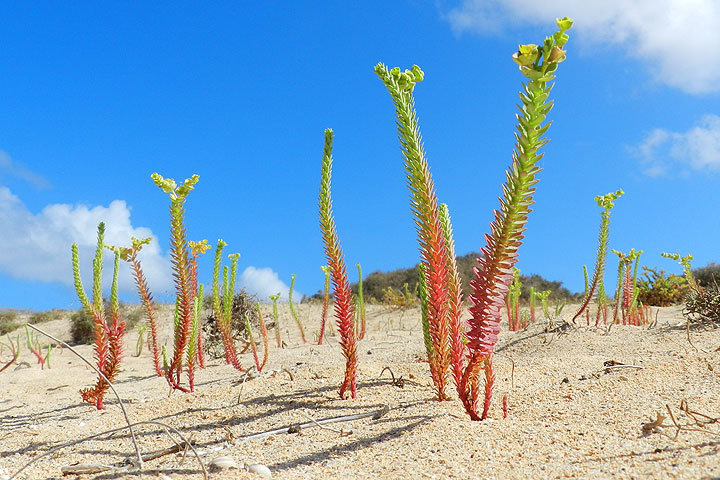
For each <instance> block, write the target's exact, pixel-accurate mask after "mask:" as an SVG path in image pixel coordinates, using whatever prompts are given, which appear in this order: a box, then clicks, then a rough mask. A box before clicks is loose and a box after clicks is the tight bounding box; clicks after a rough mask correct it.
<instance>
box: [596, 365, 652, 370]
mask: <svg viewBox="0 0 720 480" xmlns="http://www.w3.org/2000/svg"><path fill="white" fill-rule="evenodd" d="M614 368H637V369H638V370H642V369H643V368H645V367H643V366H641V365H622V364H621V365H608V366H607V367H603V371H607V370H612V369H614Z"/></svg>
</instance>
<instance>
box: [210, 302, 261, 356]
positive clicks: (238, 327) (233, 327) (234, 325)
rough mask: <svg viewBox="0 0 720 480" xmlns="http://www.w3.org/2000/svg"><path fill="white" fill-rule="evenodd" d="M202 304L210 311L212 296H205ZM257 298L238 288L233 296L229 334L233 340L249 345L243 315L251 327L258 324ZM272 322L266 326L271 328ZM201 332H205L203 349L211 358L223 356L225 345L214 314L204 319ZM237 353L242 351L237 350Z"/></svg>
mask: <svg viewBox="0 0 720 480" xmlns="http://www.w3.org/2000/svg"><path fill="white" fill-rule="evenodd" d="M203 303H204V306H205V308H206V309H209V310H211V311H212V297H211V296H208V297H205V300H204V302H203ZM256 303H257V300H256V299H255V297H254V296H252V295H250V294H248V293H247V292H246V291H245V290H240V292H238V293H237V294H235V296H234V297H233V306H232V314H231V319H230V334H231V335H232V338H234V339H235V340H238V341H241V342H243V343H245V344H246V346H249V342H250V338H249V337H248V334H247V327H246V325H245V315H247V316H248V318H249V319H250V324H251V325H252V326H253V327H256V326H259V325H260V320H259V319H258V314H257V307H256V306H255V304H256ZM273 327H274V324H272V323H269V324H268V325H267V328H268V329H270V328H273ZM202 329H203V332H204V333H205V351H206V352H207V353H208V354H209V355H210V356H211V357H213V358H223V357H224V356H225V347H224V346H223V341H222V335H221V334H220V329H219V328H218V324H217V319H216V318H215V315H214V314H210V316H209V317H207V318H206V319H205V322H204V324H203V325H202ZM239 353H242V351H241V352H239Z"/></svg>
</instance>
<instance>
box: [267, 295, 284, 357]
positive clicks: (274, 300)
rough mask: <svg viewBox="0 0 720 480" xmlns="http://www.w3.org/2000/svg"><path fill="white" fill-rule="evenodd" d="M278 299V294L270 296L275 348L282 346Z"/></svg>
mask: <svg viewBox="0 0 720 480" xmlns="http://www.w3.org/2000/svg"><path fill="white" fill-rule="evenodd" d="M278 298H280V292H278V293H276V294H275V295H270V300H271V301H272V304H273V321H274V322H275V340H276V341H277V348H280V347H281V346H282V340H280V319H279V318H278V310H277V301H278Z"/></svg>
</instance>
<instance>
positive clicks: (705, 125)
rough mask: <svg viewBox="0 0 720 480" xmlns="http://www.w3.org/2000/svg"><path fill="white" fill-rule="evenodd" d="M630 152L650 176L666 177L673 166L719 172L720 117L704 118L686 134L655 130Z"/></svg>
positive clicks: (709, 116) (707, 116) (706, 116)
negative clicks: (639, 160) (640, 161)
mask: <svg viewBox="0 0 720 480" xmlns="http://www.w3.org/2000/svg"><path fill="white" fill-rule="evenodd" d="M632 150H633V152H634V153H635V154H636V155H637V156H638V157H640V158H641V160H642V163H643V167H644V173H645V174H646V175H648V176H651V177H656V176H660V175H664V174H667V173H669V171H670V169H671V168H673V167H680V168H682V167H690V168H691V169H693V170H705V171H712V172H720V117H718V116H717V115H705V116H704V117H702V119H700V122H699V123H698V125H696V126H694V127H692V128H690V129H689V130H688V131H686V132H671V131H668V130H663V129H655V130H653V131H652V132H650V133H649V134H648V135H647V136H646V137H645V140H643V142H642V143H641V144H640V145H638V146H636V147H634V148H633V149H632Z"/></svg>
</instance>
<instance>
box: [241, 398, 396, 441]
mask: <svg viewBox="0 0 720 480" xmlns="http://www.w3.org/2000/svg"><path fill="white" fill-rule="evenodd" d="M389 411H390V406H389V405H385V406H384V407H383V408H381V409H380V410H376V411H374V412H368V413H358V414H356V415H345V416H342V417H334V418H325V419H323V420H313V421H312V422H308V423H302V424H300V425H291V426H290V427H285V428H277V429H275V430H269V431H267V432H262V433H256V434H254V435H248V436H247V437H242V438H240V439H238V440H237V441H236V442H235V444H236V445H237V444H239V443H244V442H249V441H251V440H259V439H262V438H267V437H271V436H273V435H279V434H281V433H292V432H299V431H301V430H303V429H306V428H310V427H314V426H318V427H319V426H321V425H327V424H329V423H339V422H351V421H353V420H361V419H363V418H372V419H373V420H377V419H379V418H380V417H382V416H383V415H385V414H386V413H388V412H389Z"/></svg>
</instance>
